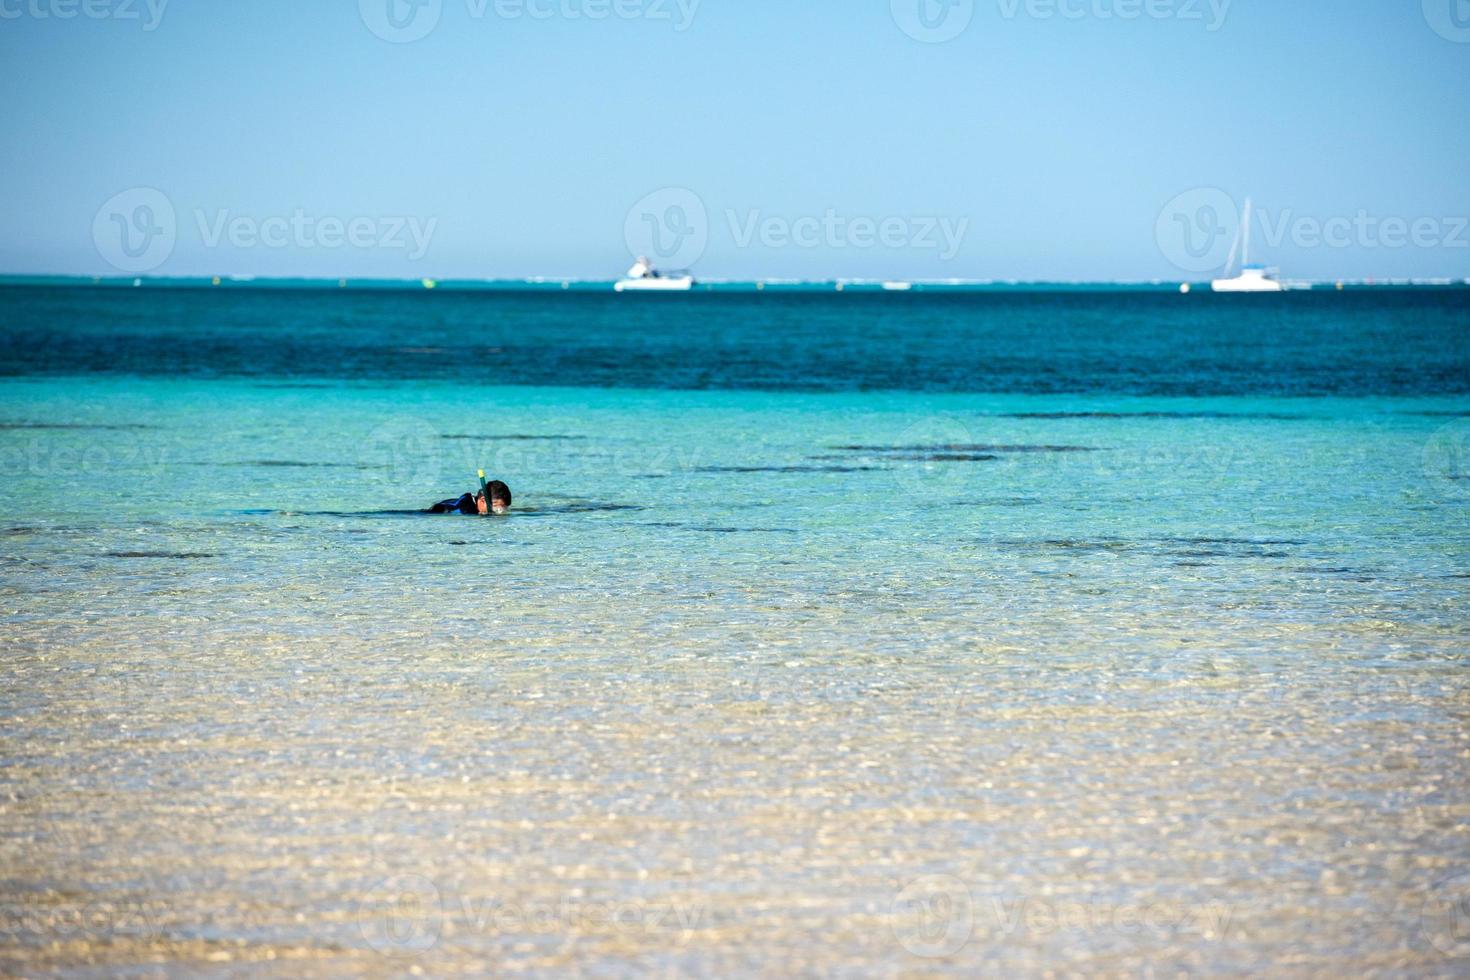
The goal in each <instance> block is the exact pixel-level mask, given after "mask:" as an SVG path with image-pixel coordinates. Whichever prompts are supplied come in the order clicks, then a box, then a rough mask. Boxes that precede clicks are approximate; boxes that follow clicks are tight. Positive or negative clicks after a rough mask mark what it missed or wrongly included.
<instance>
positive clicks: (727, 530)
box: [689, 526, 798, 534]
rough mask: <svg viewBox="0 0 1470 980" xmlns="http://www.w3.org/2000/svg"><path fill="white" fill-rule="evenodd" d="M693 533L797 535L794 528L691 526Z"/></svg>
mask: <svg viewBox="0 0 1470 980" xmlns="http://www.w3.org/2000/svg"><path fill="white" fill-rule="evenodd" d="M689 530H691V531H703V532H705V533H706V534H796V533H798V532H797V530H796V528H794V527H695V526H690V528H689Z"/></svg>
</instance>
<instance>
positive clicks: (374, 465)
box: [190, 459, 388, 470]
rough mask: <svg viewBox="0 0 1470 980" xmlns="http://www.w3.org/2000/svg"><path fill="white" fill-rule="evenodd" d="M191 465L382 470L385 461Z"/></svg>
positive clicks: (197, 464)
mask: <svg viewBox="0 0 1470 980" xmlns="http://www.w3.org/2000/svg"><path fill="white" fill-rule="evenodd" d="M190 465H193V466H267V467H276V468H279V469H327V470H384V469H387V468H388V466H387V464H386V463H313V462H303V461H301V460H295V459H246V460H240V461H239V462H233V463H193V464H190Z"/></svg>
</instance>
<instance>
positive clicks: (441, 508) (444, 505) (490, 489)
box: [429, 480, 510, 514]
mask: <svg viewBox="0 0 1470 980" xmlns="http://www.w3.org/2000/svg"><path fill="white" fill-rule="evenodd" d="M508 510H510V487H508V486H506V485H505V484H504V483H502V482H501V481H499V480H491V481H490V482H489V483H487V484H485V489H483V490H481V491H480V492H479V493H467V494H464V495H463V496H461V497H459V498H458V499H456V500H441V501H439V502H438V503H437V504H435V505H434V506H432V507H430V508H429V513H431V514H504V513H505V512H506V511H508Z"/></svg>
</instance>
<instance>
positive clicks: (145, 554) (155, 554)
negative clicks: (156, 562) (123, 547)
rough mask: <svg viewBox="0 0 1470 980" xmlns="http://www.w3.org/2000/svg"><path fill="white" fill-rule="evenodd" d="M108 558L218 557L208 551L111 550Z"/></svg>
mask: <svg viewBox="0 0 1470 980" xmlns="http://www.w3.org/2000/svg"><path fill="white" fill-rule="evenodd" d="M107 557H108V558H218V557H219V555H216V554H213V553H211V552H208V551H109V552H108V553H107Z"/></svg>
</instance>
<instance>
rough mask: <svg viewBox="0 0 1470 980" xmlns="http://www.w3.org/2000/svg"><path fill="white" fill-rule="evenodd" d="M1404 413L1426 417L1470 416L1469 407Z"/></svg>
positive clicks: (1457, 417) (1452, 417)
mask: <svg viewBox="0 0 1470 980" xmlns="http://www.w3.org/2000/svg"><path fill="white" fill-rule="evenodd" d="M1403 414H1404V415H1417V416H1419V417H1421V418H1426V419H1463V418H1470V409H1463V410H1461V409H1456V410H1454V411H1445V412H1404V413H1403Z"/></svg>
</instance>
